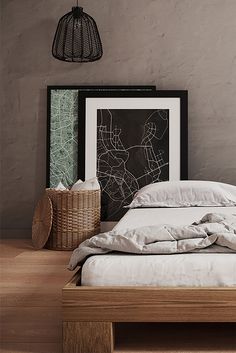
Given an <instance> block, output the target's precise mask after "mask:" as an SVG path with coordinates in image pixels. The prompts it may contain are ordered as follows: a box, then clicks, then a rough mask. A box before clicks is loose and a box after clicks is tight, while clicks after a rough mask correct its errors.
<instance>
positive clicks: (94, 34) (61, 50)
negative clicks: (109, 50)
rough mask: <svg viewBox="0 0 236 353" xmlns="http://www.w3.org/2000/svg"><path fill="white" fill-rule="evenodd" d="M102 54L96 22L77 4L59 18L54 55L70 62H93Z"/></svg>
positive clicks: (54, 42)
mask: <svg viewBox="0 0 236 353" xmlns="http://www.w3.org/2000/svg"><path fill="white" fill-rule="evenodd" d="M102 54H103V50H102V42H101V39H100V35H99V32H98V28H97V25H96V22H95V21H94V19H93V18H92V17H91V16H89V15H88V14H87V13H85V12H84V11H83V8H82V7H80V6H78V4H77V6H75V7H73V8H72V11H70V12H68V13H67V14H65V15H64V16H63V17H62V18H61V19H60V20H59V23H58V26H57V30H56V33H55V36H54V40H53V45H52V55H53V56H54V58H56V59H59V60H63V61H68V62H91V61H96V60H99V59H100V58H101V57H102Z"/></svg>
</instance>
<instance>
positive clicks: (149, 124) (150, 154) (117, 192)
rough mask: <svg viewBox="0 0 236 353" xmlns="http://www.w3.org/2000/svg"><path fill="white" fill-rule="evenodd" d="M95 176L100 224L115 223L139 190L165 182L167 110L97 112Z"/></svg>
mask: <svg viewBox="0 0 236 353" xmlns="http://www.w3.org/2000/svg"><path fill="white" fill-rule="evenodd" d="M97 176H98V179H99V182H100V185H101V188H102V220H103V221H116V220H119V219H120V218H121V217H122V216H123V215H124V214H125V212H126V211H127V209H126V208H124V206H127V205H128V204H129V203H130V202H131V201H132V198H133V196H134V194H135V193H136V192H137V191H138V190H139V189H140V188H141V187H143V186H145V185H147V184H150V183H154V182H159V181H164V180H168V179H169V110H168V109H156V110H154V109H110V110H109V109H100V110H98V112H97Z"/></svg>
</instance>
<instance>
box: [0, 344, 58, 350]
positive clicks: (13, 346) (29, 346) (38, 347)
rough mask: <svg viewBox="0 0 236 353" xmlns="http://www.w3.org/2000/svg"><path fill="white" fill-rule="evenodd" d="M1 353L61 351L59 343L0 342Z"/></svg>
mask: <svg viewBox="0 0 236 353" xmlns="http://www.w3.org/2000/svg"><path fill="white" fill-rule="evenodd" d="M0 352H1V353H13V352H14V353H61V352H62V345H61V343H41V342H37V343H6V342H5V343H4V342H3V343H1V344H0Z"/></svg>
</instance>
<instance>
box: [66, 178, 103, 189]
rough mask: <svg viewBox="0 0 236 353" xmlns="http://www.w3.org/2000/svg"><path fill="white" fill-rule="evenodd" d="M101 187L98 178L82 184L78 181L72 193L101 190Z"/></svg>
mask: <svg viewBox="0 0 236 353" xmlns="http://www.w3.org/2000/svg"><path fill="white" fill-rule="evenodd" d="M99 189H100V185H99V182H98V179H97V178H92V179H89V180H86V181H84V182H82V180H78V181H77V182H76V183H75V184H74V185H73V186H72V188H71V191H78V190H99Z"/></svg>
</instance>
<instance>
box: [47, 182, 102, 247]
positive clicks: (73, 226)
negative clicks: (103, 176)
mask: <svg viewBox="0 0 236 353" xmlns="http://www.w3.org/2000/svg"><path fill="white" fill-rule="evenodd" d="M46 193H47V195H48V196H49V198H50V199H51V201H52V206H53V220H52V230H51V233H50V236H49V239H48V241H47V244H46V247H47V248H48V249H53V250H73V249H75V248H76V247H77V246H78V245H79V244H80V243H81V242H83V241H84V240H85V239H88V238H90V237H92V236H93V235H95V234H98V233H99V232H100V211H101V194H100V190H83V191H82V190H81V191H68V190H65V191H58V190H55V189H46Z"/></svg>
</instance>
